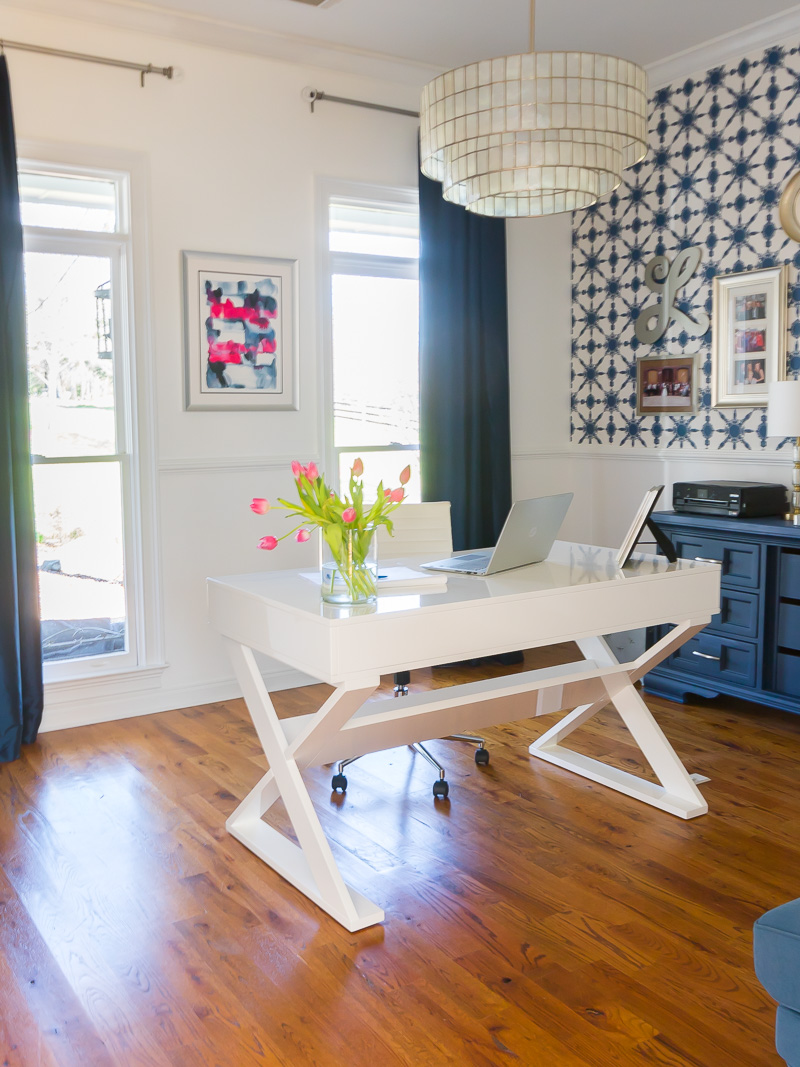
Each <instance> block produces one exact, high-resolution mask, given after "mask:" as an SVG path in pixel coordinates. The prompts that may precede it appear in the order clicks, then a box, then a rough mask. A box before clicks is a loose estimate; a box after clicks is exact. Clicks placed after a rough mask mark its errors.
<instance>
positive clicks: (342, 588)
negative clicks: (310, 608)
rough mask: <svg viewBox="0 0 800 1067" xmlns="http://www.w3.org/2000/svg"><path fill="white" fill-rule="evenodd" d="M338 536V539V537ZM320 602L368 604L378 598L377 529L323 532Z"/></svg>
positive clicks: (373, 527)
mask: <svg viewBox="0 0 800 1067" xmlns="http://www.w3.org/2000/svg"><path fill="white" fill-rule="evenodd" d="M340 535H341V536H340ZM320 545H321V553H322V558H321V564H320V568H321V577H322V583H321V587H322V599H323V600H325V601H327V602H328V603H329V604H368V603H370V602H371V601H374V600H376V599H377V596H378V592H377V582H378V538H377V528H376V527H375V526H368V527H367V528H366V529H363V530H355V529H344V530H342V529H341V528H338V530H328V531H327V536H326V531H325V530H323V531H322V536H321V538H320Z"/></svg>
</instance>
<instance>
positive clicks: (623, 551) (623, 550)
mask: <svg viewBox="0 0 800 1067" xmlns="http://www.w3.org/2000/svg"><path fill="white" fill-rule="evenodd" d="M663 490H664V486H663V485H654V486H653V487H652V489H648V490H647V492H646V493H645V494H644V497H643V499H642V502H641V504H640V505H639V510H638V511H637V512H636V514H635V515H634V518H633V522H632V523H631V525H630V529H629V530H628V532H627V533H626V534H625V537H624V538H623V540H622V544H621V545H620V549H619V552H618V553H617V566H618V567H624V566H625V564H626V563H627V562H628V560H629V559H630V558H631V555H632V553H633V550H634V548H636V543H637V541H638V540H639V538H640V537H641V536H642V533H643V532H644V530H645V528H646V526H647V522H648V520H649V518H650V516H651V514H652V513H653V508H654V507H655V506H656V503H657V502H658V498H659V497H660V496H661V494H662V492H663Z"/></svg>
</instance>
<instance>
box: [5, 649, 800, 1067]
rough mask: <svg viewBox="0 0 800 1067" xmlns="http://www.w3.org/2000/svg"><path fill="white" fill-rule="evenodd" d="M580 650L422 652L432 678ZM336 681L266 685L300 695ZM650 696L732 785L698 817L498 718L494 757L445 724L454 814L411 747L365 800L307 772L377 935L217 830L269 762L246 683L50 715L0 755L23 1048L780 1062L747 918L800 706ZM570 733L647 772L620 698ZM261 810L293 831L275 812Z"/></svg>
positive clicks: (785, 782) (348, 1059)
mask: <svg viewBox="0 0 800 1067" xmlns="http://www.w3.org/2000/svg"><path fill="white" fill-rule="evenodd" d="M575 658H577V657H576V653H575V650H574V649H573V648H571V647H569V646H566V645H565V646H560V647H559V648H556V649H548V650H538V651H535V652H528V653H526V657H525V661H526V662H525V663H524V664H522V665H520V666H519V667H518V668H517V667H515V668H514V669H513V670H509V669H508V668H502V667H500V666H499V665H497V664H492V665H489V666H488V667H487V666H484V667H483V668H473V667H470V666H458V667H450V668H447V669H446V670H438V669H437V670H433V671H419V672H414V673H413V675H412V683H411V688H412V690H424V689H425V688H440V687H442V686H445V685H448V684H454V683H457V682H460V681H468V680H472V679H474V678H477V677H480V676H482V675H483V676H485V675H486V674H501V673H513V672H514V671H516V670H518V669H530V668H531V667H535V666H545V665H550V664H553V663H556V662H569V661H570V660H573V659H575ZM329 692H330V689H329V687H327V686H322V685H317V686H310V687H307V688H306V689H303V690H293V691H287V692H285V693H278V694H275V704H276V707H277V708H278V710H279V714H281V715H283V716H291V715H297V714H306V713H307V712H308V711H311V710H313V709H314V708H316V707H318V706H319V704H320V703H321V702H322V700H324V699H325V697H326V696H327V694H328V693H329ZM376 699H393V698H392V697H391V679H384V680H383V683H382V687H381V690H380V691H379V693H378V694H377V695H376ZM648 699H649V698H648ZM649 703H650V704H651V705H652V707H653V708H654V710H655V713H656V716H657V718H658V720H659V722H660V724H661V726H662V728H663V729H664V730H665V732H666V733H667V736H668V737H670V739H671V740H672V741H673V742H674V744H675V747H676V749H677V750H678V751H679V752H680V753H681V754H682V755H683V757H684V758H685V759H686V761H687V763H688V764H689V766H690V769H692V770H695V769H696V770H699V771H702V772H703V773H706V774H708V775H709V776H710V777H711V782H710V783H708V784H707V785H705V786H703V787H702V788H703V791H704V793H705V795H706V797H707V798H708V800H709V806H710V811H709V814H708V815H707V816H704V817H703V818H701V819H695V820H691V821H689V822H683V821H682V820H680V819H675V818H673V817H671V816H669V815H666V814H665V813H663V812H658V811H654V810H653V809H650V808H646V807H644V806H643V805H641V804H638V803H637V802H635V801H633V800H631V799H629V798H627V797H624V796H621V795H620V794H615V793H612V792H610V791H608V790H606V789H604V788H603V787H601V786H598V785H596V784H595V783H592V782H588V781H587V780H585V779H580V778H576V777H575V776H574V775H572V774H570V773H569V772H567V771H565V770H562V769H560V768H557V767H554V766H551V765H548V764H545V763H543V762H541V761H539V760H536V759H534V758H533V757H531V756H530V755H529V754H528V751H527V747H528V745H529V744H530V742H531V741H532V740H533V739H535V738H536V737H538V736H540V735H541V733H542V732H543V731H544V730H546V729H547V728H549V726H550V725H552V721H553V720H552V718H550V717H545V718H542V719H531V720H527V721H524V722H521V723H512V724H505V725H503V726H499V727H493V728H492V729H491V730H488V731H487V732H486V736H487V744H488V746H489V749H490V752H491V763H490V764H489V766H488V767H486V768H478V767H476V766H475V764H474V760H473V751H474V750H473V748H472V747H471V746H468V745H461V744H450V743H446V742H442V741H434V742H432V749H433V750H434V752H435V753H436V754H437V755H438V756H439V758H440V759H441V760H442V762H443V763H444V764H445V766H446V768H447V777H448V781H449V782H450V784H451V795H450V800H449V802H447V803H445V804H438V803H437V804H435V803H434V802H433V800H432V797H431V785H432V782H433V778H434V775H433V774H432V772H431V768H430V767H429V766H428V764H426V763H425V762H424V761H422V760H420V759H419V758H415V757H414V756H413V755H412V754H411V753H410V752H409V750H407V749H405V748H403V749H396V750H393V751H392V752H387V753H375V754H372V755H370V756H368V757H366V758H365V759H363V760H360V761H358V762H357V763H356V764H354V765H352V767H350V768H348V777H349V779H350V787H349V789H348V792H347V794H346V796H344V797H343V796H341V795H338V794H337V795H336V796H332V795H331V792H330V777H331V773H332V772H331V768H325V767H322V768H314V769H311V770H309V771H307V772H305V777H306V781H307V783H308V785H309V789H310V792H311V795H312V797H313V799H314V802H315V804H316V805H317V807H318V810H319V811H320V815H321V819H322V822H323V824H324V826H325V829H326V831H327V832H328V833H329V834H330V837H331V840H332V843H333V848H334V851H335V853H336V855H337V858H338V859H339V861H340V863H341V867H342V871H343V873H344V875H345V877H346V878H347V879H349V880H351V881H352V883H353V884H355V885H357V886H359V887H360V888H361V889H362V890H363V891H364V892H366V893H367V894H368V895H370V896H371V897H372V899H374V900H375V901H377V902H378V903H379V904H381V906H384V907H385V909H386V921H385V923H384V924H383V925H382V926H378V927H374V928H371V929H369V930H364V931H359V932H358V933H356V934H351V933H349V932H348V931H346V930H344V929H343V928H342V927H340V926H339V925H338V924H337V923H335V922H334V921H333V920H332V919H330V917H328V916H327V915H325V914H324V913H323V912H321V911H319V909H317V908H316V907H315V906H314V905H313V904H311V903H310V902H309V901H308V900H307V898H305V897H304V896H303V894H302V893H300V892H299V891H298V890H296V889H295V888H294V887H293V886H291V885H289V884H288V883H286V882H284V881H283V880H282V879H281V878H280V877H279V876H278V875H276V874H275V873H274V872H273V871H271V870H269V869H268V868H266V867H265V865H264V864H263V863H261V861H260V860H258V859H257V857H255V856H254V855H253V854H252V853H250V852H249V851H248V850H247V849H246V848H244V847H243V846H242V845H241V844H240V843H239V842H238V841H236V840H235V839H233V838H232V837H231V836H230V835H228V834H227V832H226V830H225V827H224V822H225V818H226V817H227V815H229V814H230V813H231V812H232V811H233V810H234V808H235V807H236V805H237V803H238V801H239V799H241V797H243V796H244V795H245V793H246V792H247V790H248V789H249V788H250V787H251V786H252V785H253V784H254V783H255V782H257V781H258V779H259V777H260V776H261V775H262V774H263V771H264V769H265V767H266V762H265V760H264V757H263V754H262V752H261V749H260V746H259V744H258V740H257V737H256V735H255V731H254V730H253V728H252V725H251V723H250V721H249V718H248V716H247V711H246V708H245V707H244V704H243V702H242V701H240V700H235V701H227V702H220V703H217V704H211V705H206V706H203V707H196V708H187V709H183V710H180V711H175V712H166V713H163V714H161V715H157V716H151V717H148V718H143V719H139V720H136V719H128V720H124V721H121V722H118V723H109V724H105V725H99V726H92V727H86V728H81V729H77V730H71V731H62V732H59V733H51V734H47V735H44V736H43V737H42V738H41V740H40V741H39V742H38V743H37V744H36V745H33V746H27V748H26V751H25V753H24V755H23V757H22V759H21V760H19V761H18V762H17V763H15V764H10V765H3V766H0V813H2V817H1V818H0V901H2V903H0V910H1V912H2V914H0V918H2V920H3V921H2V923H0V1042H2V1044H0V1051H2V1054H3V1057H4V1058H5V1061H6V1062H7V1063H8V1065H9V1067H12V1065H13V1067H17V1064H19V1065H20V1067H33V1065H35V1067H38V1065H40V1064H41V1067H107V1065H108V1067H117V1065H119V1067H138V1065H140V1064H141V1065H145V1064H146V1065H147V1067H255V1065H266V1067H274V1065H284V1064H291V1067H341V1065H342V1064H345V1063H346V1064H348V1065H353V1067H374V1064H375V1062H376V1061H378V1062H379V1063H380V1067H445V1065H450V1064H453V1065H458V1067H462V1065H464V1064H469V1065H470V1067H496V1065H498V1067H499V1065H501V1064H507V1063H509V1062H515V1063H519V1064H524V1065H525V1067H528V1065H529V1064H530V1065H531V1067H540V1065H541V1067H551V1065H553V1067H629V1065H630V1067H634V1065H642V1064H644V1065H663V1067H779V1064H780V1061H779V1059H778V1058H777V1056H776V1053H775V1051H774V1034H773V1025H774V1023H773V1017H774V1005H772V1003H771V1002H770V1000H769V998H768V997H767V995H766V994H765V993H764V991H763V990H762V989H761V987H760V985H759V984H758V982H757V981H756V979H755V975H754V974H753V968H752V933H751V927H752V922H753V920H754V919H755V918H756V917H757V915H758V914H759V913H760V912H761V911H763V910H766V908H768V907H771V906H774V905H775V904H778V903H781V902H782V901H784V900H788V899H790V898H791V897H793V896H796V894H797V880H796V872H797V870H798V869H800V840H798V838H797V834H796V825H797V823H798V821H799V820H800V793H799V792H798V790H797V786H796V782H797V768H798V762H800V717H795V716H791V715H787V714H782V713H779V712H775V711H774V710H768V709H753V708H752V707H751V706H750V705H745V704H740V703H737V702H736V701H717V702H709V701H706V702H703V701H698V702H697V704H695V705H691V706H689V705H686V706H679V705H673V704H670V703H669V702H668V701H663V700H660V699H655V698H654V699H652V700H649ZM572 740H573V739H572V738H571V742H570V743H572ZM574 743H575V747H576V748H577V749H579V750H581V751H586V752H587V753H590V754H593V755H600V756H603V757H604V758H606V757H610V758H611V759H612V761H613V762H615V763H616V765H618V766H622V767H625V768H626V769H628V770H632V771H633V772H634V773H640V769H641V770H644V771H645V772H646V768H642V761H641V758H640V757H639V755H638V753H637V751H636V750H635V749H634V748H633V747H632V746H631V744H630V740H629V738H627V736H626V733H625V730H624V727H623V726H622V725H621V723H620V722H619V720H618V717H617V716H616V715H615V714H611V713H602V715H601V716H600V718H599V721H598V722H597V723H592V724H589V725H588V726H587V727H586V728H583V729H582V730H581V731H578V732H576V734H575V735H574ZM646 773H647V772H646ZM269 819H270V821H271V822H272V823H273V824H274V825H275V826H277V827H279V828H283V829H288V823H287V820H286V817H285V813H284V812H283V811H282V810H280V806H276V810H275V811H274V812H271V813H270V816H269ZM31 978H34V979H35V984H34V985H31V984H30V979H31ZM3 1057H0V1067H3V1062H4V1060H3Z"/></svg>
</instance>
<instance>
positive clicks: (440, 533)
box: [331, 500, 489, 799]
mask: <svg viewBox="0 0 800 1067" xmlns="http://www.w3.org/2000/svg"><path fill="white" fill-rule="evenodd" d="M392 522H393V523H394V536H391V535H390V534H389V532H388V530H387V529H386V528H385V527H384V526H380V527H379V528H378V560H379V562H381V563H382V562H384V561H385V560H387V559H389V560H392V559H403V558H405V557H406V556H424V557H426V558H427V559H429V560H430V559H446V558H447V557H448V556H452V554H453V533H452V528H451V525H450V501H449V500H443V501H435V502H430V503H425V504H403V506H402V507H401V508H398V509H397V511H395V512H394V514H393V516H392ZM410 677H411V676H410V672H409V671H398V672H397V673H396V674H395V675H394V695H395V696H396V697H400V696H407V695H408V683H409V681H410ZM443 740H445V741H471V742H472V743H473V744H476V745H477V746H478V748H477V750H476V752H475V762H476V763H477V764H478V766H479V767H485V766H486V764H487V763H488V762H489V752H488V750H487V749H486V746H485V745H484V739H483V738H482V737H477V736H475V735H473V734H450V735H449V736H448V737H446V738H444V739H443ZM409 747H410V748H413V749H414V751H415V752H418V753H419V754H420V755H421V756H423V757H424V758H425V759H426V760H427V761H428V762H429V763H430V764H431V765H432V766H434V767H435V768H436V770H437V771H438V773H439V777H438V779H437V780H436V781H435V782H434V784H433V795H434V798H436V799H439V798H441V799H444V798H445V797H446V796H447V794H448V793H449V791H450V787H449V785H448V784H447V780H446V778H445V770H444V767H443V766H442V765H441V763H439V761H438V760H437V759H436V758H435V757H434V756H433V755H432V754H431V753H430V752H429V751H428V749H427V748H425V746H424V745H423V744H422V743H421V742H419V741H416V742H414V744H412V745H410V746H409ZM360 758H361V757H360V756H353V757H351V759H346V760H341V761H340V762H339V763H338V764H337V767H336V774H334V776H333V778H332V779H331V788H332V789H333V790H334V791H338V790H341V792H342V793H344V792H345V791H346V789H347V778H346V777H345V775H344V773H343V772H344V768H345V767H346V766H347V765H348V764H350V763H353V762H354V761H355V760H357V759H360Z"/></svg>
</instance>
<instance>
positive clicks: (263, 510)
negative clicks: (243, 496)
mask: <svg viewBox="0 0 800 1067" xmlns="http://www.w3.org/2000/svg"><path fill="white" fill-rule="evenodd" d="M271 507H272V505H271V504H270V502H269V501H268V500H265V499H264V498H263V497H261V496H254V497H253V500H252V502H251V504H250V510H251V511H254V512H255V513H256V515H266V514H267V512H268V511H269V509H270V508H271Z"/></svg>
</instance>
